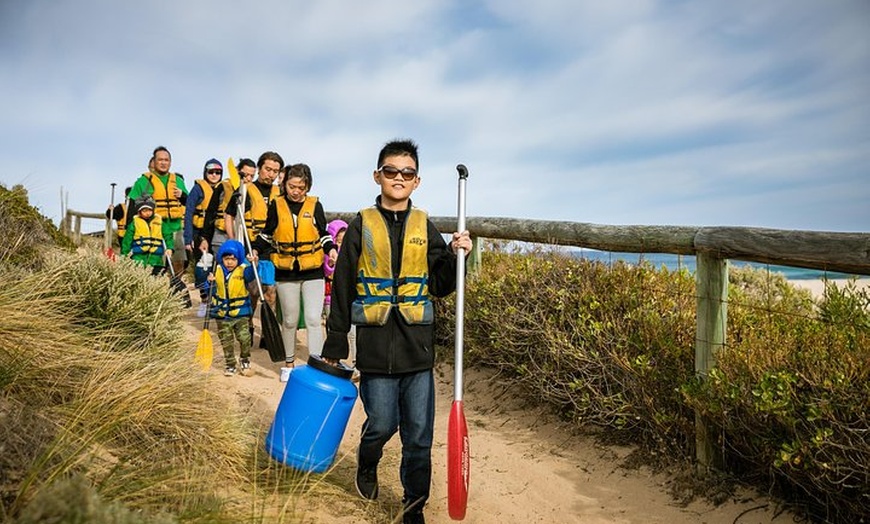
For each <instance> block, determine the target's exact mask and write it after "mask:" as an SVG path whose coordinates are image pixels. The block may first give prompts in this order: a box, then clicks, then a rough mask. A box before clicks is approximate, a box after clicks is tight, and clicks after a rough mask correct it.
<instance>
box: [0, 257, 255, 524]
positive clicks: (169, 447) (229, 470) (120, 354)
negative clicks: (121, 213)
mask: <svg viewBox="0 0 870 524" xmlns="http://www.w3.org/2000/svg"><path fill="white" fill-rule="evenodd" d="M0 309H2V311H4V312H6V313H5V315H4V320H3V322H2V324H0V388H2V389H0V392H2V395H3V398H4V400H5V406H4V409H3V410H2V413H3V424H2V427H0V431H3V432H4V433H6V435H5V436H6V437H7V438H4V439H2V440H3V442H4V443H5V444H4V449H3V453H0V463H2V464H0V466H2V467H0V471H4V476H5V478H4V479H3V482H2V489H3V492H2V500H3V510H4V513H5V516H7V517H8V516H12V515H16V514H18V513H19V512H21V511H22V510H23V509H24V508H25V507H26V506H27V504H28V503H29V502H30V501H31V500H32V499H34V497H35V496H36V494H37V493H39V492H40V491H41V490H42V489H45V488H46V487H48V486H51V485H52V484H54V483H55V482H57V481H59V480H66V479H68V478H70V477H71V476H73V475H81V476H83V477H84V478H86V479H87V480H88V483H89V484H90V485H92V486H94V487H95V488H96V490H97V492H98V493H99V495H100V497H103V498H105V499H107V500H114V501H118V502H121V503H123V504H125V505H126V506H128V507H129V508H132V509H136V510H142V511H145V512H146V513H155V514H156V513H159V512H162V511H166V512H170V513H174V514H177V515H185V516H188V517H190V520H199V519H201V518H206V519H207V520H213V519H215V518H222V516H223V515H225V512H227V511H231V508H232V502H233V501H232V499H231V498H229V499H227V498H225V497H227V496H229V495H232V494H233V492H234V491H235V490H234V489H222V488H217V489H216V487H217V486H226V487H228V488H234V487H236V486H244V485H245V484H246V475H247V472H246V465H247V464H248V462H249V461H250V460H251V455H252V453H251V450H252V449H253V448H254V447H255V444H254V436H255V435H254V434H253V432H252V431H251V430H250V428H249V427H248V426H247V425H246V424H245V423H243V420H242V418H241V417H240V416H238V415H234V413H235V409H234V407H233V406H231V405H229V404H228V403H227V402H222V401H221V400H220V399H219V398H216V397H215V396H214V395H213V394H212V393H210V391H209V387H208V385H209V384H208V383H209V379H208V377H207V376H206V375H204V374H202V373H201V372H200V371H199V370H197V369H196V368H195V367H194V366H193V365H192V359H191V358H190V355H189V351H190V350H189V348H187V347H186V346H185V344H184V341H185V339H184V337H183V336H182V335H181V331H180V327H179V326H180V325H181V314H182V310H181V308H180V306H179V304H178V303H177V300H176V299H174V298H172V297H171V296H170V295H169V293H168V289H167V287H166V283H165V282H164V281H163V280H160V279H154V278H152V277H150V276H149V275H148V274H147V273H146V272H145V271H143V270H141V269H140V268H137V267H134V266H133V265H131V264H129V263H126V262H120V263H112V262H109V261H108V260H106V259H105V258H104V257H102V256H101V255H97V254H92V255H81V254H78V255H75V256H72V255H68V254H67V255H64V254H58V253H55V254H53V255H52V256H49V257H47V260H46V264H45V268H44V269H43V270H41V271H39V272H36V273H33V274H31V275H29V276H27V277H25V278H22V279H20V280H17V281H14V282H11V283H9V285H7V287H6V288H5V289H4V290H3V292H2V294H0ZM19 425H22V426H24V427H32V428H33V432H34V438H25V437H23V436H22V435H21V434H20V433H19V432H18V429H17V428H18V427H20V426H19ZM15 434H17V436H15V437H14V438H12V437H13V435H15ZM230 520H232V519H230Z"/></svg>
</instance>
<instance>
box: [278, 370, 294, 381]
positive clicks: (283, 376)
mask: <svg viewBox="0 0 870 524" xmlns="http://www.w3.org/2000/svg"><path fill="white" fill-rule="evenodd" d="M292 371H293V368H288V367H283V368H281V382H287V381H288V380H290V373H291V372H292Z"/></svg>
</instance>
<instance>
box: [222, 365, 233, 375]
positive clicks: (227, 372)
mask: <svg viewBox="0 0 870 524" xmlns="http://www.w3.org/2000/svg"><path fill="white" fill-rule="evenodd" d="M235 374H236V366H227V368H226V369H225V370H224V376H225V377H231V376H233V375H235Z"/></svg>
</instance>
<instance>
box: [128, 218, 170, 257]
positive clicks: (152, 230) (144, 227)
mask: <svg viewBox="0 0 870 524" xmlns="http://www.w3.org/2000/svg"><path fill="white" fill-rule="evenodd" d="M130 252H131V253H133V254H134V255H162V254H163V220H162V219H161V218H160V215H154V216H153V217H152V218H151V222H146V221H145V219H143V218H142V217H140V216H139V215H136V216H134V217H133V242H132V243H131V244H130Z"/></svg>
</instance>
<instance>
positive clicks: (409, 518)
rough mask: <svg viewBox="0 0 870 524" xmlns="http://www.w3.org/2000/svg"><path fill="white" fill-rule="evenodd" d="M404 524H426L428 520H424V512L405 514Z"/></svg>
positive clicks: (403, 516)
mask: <svg viewBox="0 0 870 524" xmlns="http://www.w3.org/2000/svg"><path fill="white" fill-rule="evenodd" d="M402 524H426V519H425V518H423V512H422V511H416V512H414V513H405V514H404V515H402Z"/></svg>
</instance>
